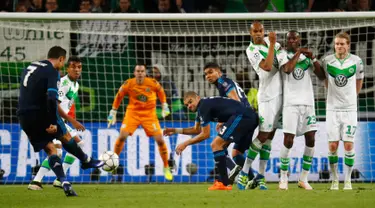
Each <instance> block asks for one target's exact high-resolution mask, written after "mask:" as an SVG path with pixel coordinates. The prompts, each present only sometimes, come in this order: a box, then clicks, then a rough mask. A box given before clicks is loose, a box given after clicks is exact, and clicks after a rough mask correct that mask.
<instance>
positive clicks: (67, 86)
mask: <svg viewBox="0 0 375 208" xmlns="http://www.w3.org/2000/svg"><path fill="white" fill-rule="evenodd" d="M67 72H68V74H67V75H65V76H64V77H62V78H61V80H60V86H59V92H58V95H59V106H58V112H59V115H60V116H61V117H62V118H63V121H64V120H66V121H68V122H70V123H71V124H72V125H73V127H74V129H76V130H79V131H84V130H85V127H84V126H83V125H82V124H81V123H79V122H78V121H77V120H75V119H74V118H72V117H71V116H68V115H67V114H68V113H69V112H70V110H71V108H72V105H73V104H74V100H75V99H76V97H77V96H78V89H79V84H78V82H77V80H78V79H79V77H80V76H81V73H82V62H81V60H80V59H79V58H78V57H75V56H71V57H69V60H68V68H67ZM65 127H66V129H67V130H68V131H69V133H70V135H71V136H72V137H73V139H74V141H75V142H76V143H77V144H78V146H80V147H81V148H82V149H83V141H82V140H81V139H80V137H79V136H78V135H77V132H76V131H75V130H73V129H72V128H71V127H70V126H69V125H67V124H65ZM53 143H54V144H55V146H56V148H57V155H58V156H59V157H61V156H62V149H61V148H62V147H61V142H60V141H59V140H56V139H55V140H53ZM75 159H76V158H75V157H74V156H73V155H72V154H70V153H69V152H67V153H66V154H65V157H64V161H63V170H64V173H65V175H66V173H67V171H68V169H69V168H70V166H71V165H72V164H73V163H74V161H75ZM50 170H51V167H50V166H49V164H48V158H46V159H45V160H44V161H43V162H42V165H41V167H40V169H39V171H38V173H37V174H36V176H35V178H34V179H33V181H32V182H31V183H30V184H29V187H28V188H29V189H30V190H42V183H41V181H42V179H43V177H44V176H45V175H46V174H47V173H48V172H49V171H50ZM53 186H55V187H59V188H62V185H61V181H59V179H58V178H57V179H56V180H54V181H53Z"/></svg>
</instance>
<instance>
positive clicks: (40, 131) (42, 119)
mask: <svg viewBox="0 0 375 208" xmlns="http://www.w3.org/2000/svg"><path fill="white" fill-rule="evenodd" d="M18 118H19V121H20V124H21V128H22V130H23V131H24V132H25V133H26V135H27V137H28V138H29V141H30V143H31V145H33V148H34V151H35V152H39V151H40V150H42V149H44V147H46V145H47V144H48V143H49V142H52V140H53V139H55V138H60V137H61V136H63V135H64V134H66V132H67V129H66V127H65V124H64V122H63V121H62V119H61V117H60V116H58V121H57V132H56V133H55V134H48V133H47V131H46V129H47V128H48V127H49V125H50V123H49V122H48V117H47V115H46V113H45V112H40V111H30V112H28V113H27V114H22V115H19V116H18Z"/></svg>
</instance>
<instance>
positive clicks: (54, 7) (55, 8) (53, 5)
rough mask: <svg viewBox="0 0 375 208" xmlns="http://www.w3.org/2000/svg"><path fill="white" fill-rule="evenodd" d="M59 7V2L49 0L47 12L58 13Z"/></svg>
mask: <svg viewBox="0 0 375 208" xmlns="http://www.w3.org/2000/svg"><path fill="white" fill-rule="evenodd" d="M58 8H59V5H58V4H57V0H47V1H46V12H47V13H51V12H58Z"/></svg>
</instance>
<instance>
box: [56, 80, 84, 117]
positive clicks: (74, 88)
mask: <svg viewBox="0 0 375 208" xmlns="http://www.w3.org/2000/svg"><path fill="white" fill-rule="evenodd" d="M78 89H79V84H78V82H73V81H71V80H70V79H69V77H68V75H65V76H64V77H63V78H61V80H60V87H59V101H60V102H61V103H60V106H61V108H62V109H63V110H64V112H65V113H66V114H67V113H68V112H69V111H70V108H71V107H72V105H73V103H74V100H75V98H76V97H77V96H78Z"/></svg>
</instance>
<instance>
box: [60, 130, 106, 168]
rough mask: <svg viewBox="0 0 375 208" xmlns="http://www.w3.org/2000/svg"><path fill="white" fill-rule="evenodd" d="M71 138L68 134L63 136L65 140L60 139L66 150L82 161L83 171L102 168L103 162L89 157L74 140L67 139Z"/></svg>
mask: <svg viewBox="0 0 375 208" xmlns="http://www.w3.org/2000/svg"><path fill="white" fill-rule="evenodd" d="M69 137H70V134H69V133H67V134H65V135H64V136H63V138H60V140H61V142H62V144H63V147H64V149H65V150H66V151H67V152H69V153H70V154H72V155H74V156H75V157H76V158H78V159H79V160H80V161H81V168H82V169H84V170H85V169H89V168H100V167H102V166H103V165H104V162H103V161H100V160H96V159H93V158H90V157H88V156H87V155H86V154H85V153H84V152H83V151H82V149H81V148H80V147H79V146H78V145H77V143H76V142H75V141H74V139H73V138H70V139H67V138H69Z"/></svg>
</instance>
